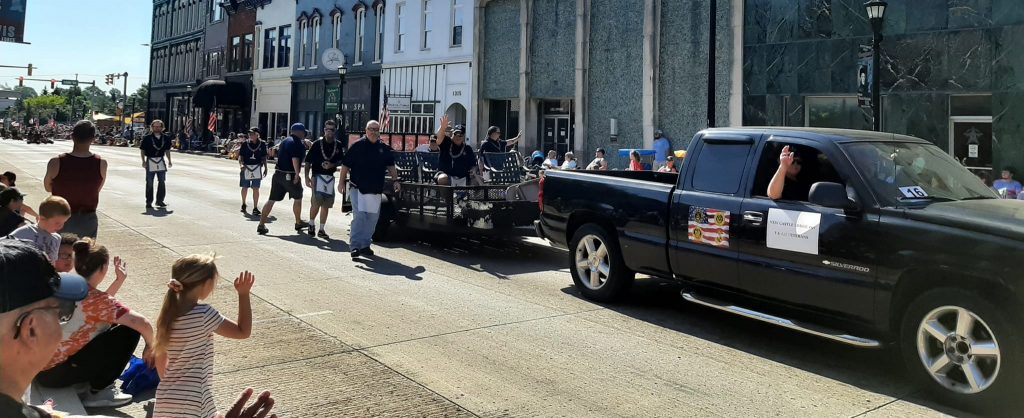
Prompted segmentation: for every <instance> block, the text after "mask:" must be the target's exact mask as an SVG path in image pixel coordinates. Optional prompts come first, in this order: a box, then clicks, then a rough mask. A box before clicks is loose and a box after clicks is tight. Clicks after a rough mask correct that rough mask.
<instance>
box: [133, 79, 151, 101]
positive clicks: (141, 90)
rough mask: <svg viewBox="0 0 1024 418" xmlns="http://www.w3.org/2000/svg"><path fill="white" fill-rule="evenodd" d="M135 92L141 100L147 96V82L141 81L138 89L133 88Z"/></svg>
mask: <svg viewBox="0 0 1024 418" xmlns="http://www.w3.org/2000/svg"><path fill="white" fill-rule="evenodd" d="M135 94H136V95H137V96H139V98H141V99H142V100H146V99H147V98H148V97H149V84H145V83H143V84H142V85H141V86H139V89H138V90H135Z"/></svg>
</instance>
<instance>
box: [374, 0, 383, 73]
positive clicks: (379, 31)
mask: <svg viewBox="0 0 1024 418" xmlns="http://www.w3.org/2000/svg"><path fill="white" fill-rule="evenodd" d="M374 12H375V14H376V17H377V19H376V22H375V23H376V24H375V25H374V31H375V32H376V35H375V36H374V40H373V62H380V59H381V58H382V57H383V56H384V1H383V0H377V2H376V3H374Z"/></svg>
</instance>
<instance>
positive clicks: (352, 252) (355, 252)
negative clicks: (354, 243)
mask: <svg viewBox="0 0 1024 418" xmlns="http://www.w3.org/2000/svg"><path fill="white" fill-rule="evenodd" d="M349 254H351V255H352V259H353V260H355V259H357V258H359V249H353V250H352V251H351V252H349Z"/></svg>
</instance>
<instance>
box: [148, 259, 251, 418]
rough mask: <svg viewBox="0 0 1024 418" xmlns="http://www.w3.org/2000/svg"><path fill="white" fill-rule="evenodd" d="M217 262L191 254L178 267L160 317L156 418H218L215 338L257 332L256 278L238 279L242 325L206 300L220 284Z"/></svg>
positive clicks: (243, 275)
mask: <svg viewBox="0 0 1024 418" xmlns="http://www.w3.org/2000/svg"><path fill="white" fill-rule="evenodd" d="M215 260H216V258H215V257H214V256H211V255H190V256H186V257H183V258H181V259H179V260H178V261H176V262H175V263H174V266H173V267H172V268H171V277H172V278H171V280H170V281H169V282H168V283H167V287H168V289H167V295H166V296H165V297H164V304H163V308H161V309H160V316H159V317H158V318H157V329H156V344H155V347H154V351H155V354H156V365H157V372H158V373H159V374H160V386H159V387H157V390H156V405H155V407H154V410H153V416H154V417H160V418H167V417H170V418H173V417H213V416H215V415H216V413H217V408H216V405H214V400H213V356H214V351H213V334H214V333H217V334H218V335H220V336H222V337H227V338H233V339H239V340H241V339H246V338H249V334H250V333H251V332H252V307H251V306H250V301H249V291H250V290H251V289H252V285H253V283H255V281H256V278H255V277H254V276H253V274H252V273H250V272H248V271H245V272H242V273H240V274H239V275H238V278H236V279H235V290H236V291H237V292H238V321H237V322H233V321H231V320H230V319H227V318H224V316H222V315H221V314H220V312H217V310H216V309H214V308H213V307H212V306H210V305H206V304H201V303H199V302H200V301H202V300H204V299H206V298H208V297H210V294H212V293H213V289H214V288H215V287H216V286H217V279H218V278H219V277H220V276H219V274H218V273H217V265H216V264H214V261H215Z"/></svg>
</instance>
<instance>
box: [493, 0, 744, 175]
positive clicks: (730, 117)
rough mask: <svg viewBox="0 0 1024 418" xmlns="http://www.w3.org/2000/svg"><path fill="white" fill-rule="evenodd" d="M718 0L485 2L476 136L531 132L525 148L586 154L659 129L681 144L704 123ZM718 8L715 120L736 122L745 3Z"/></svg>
mask: <svg viewBox="0 0 1024 418" xmlns="http://www.w3.org/2000/svg"><path fill="white" fill-rule="evenodd" d="M710 3H711V2H710V1H708V0H636V1H627V2H623V1H617V0H477V1H476V3H475V19H476V21H477V22H480V24H479V25H478V26H477V30H476V33H475V35H474V36H475V38H476V39H475V41H476V47H475V48H474V50H475V51H474V57H475V59H474V63H476V64H477V65H476V70H475V72H474V85H475V88H474V99H473V102H474V104H475V106H476V107H477V108H478V110H477V112H476V120H477V124H476V129H475V132H474V133H475V135H476V136H477V137H478V138H480V137H482V136H483V135H484V134H485V130H486V128H487V126H490V125H496V126H499V127H501V128H502V129H503V130H504V132H506V133H508V134H509V135H508V136H514V135H515V132H517V131H522V132H523V134H524V138H525V143H524V145H523V147H521V148H520V151H524V152H527V153H529V152H532V151H534V150H544V151H547V150H557V151H558V153H559V154H560V155H562V154H564V153H565V151H570V150H571V151H575V152H576V155H578V156H581V159H589V155H591V154H593V152H594V150H595V149H597V148H605V149H607V150H608V151H609V153H610V154H611V157H612V158H613V160H614V159H616V156H617V154H618V153H617V150H619V149H631V148H650V146H651V145H652V143H653V134H654V130H655V129H662V130H664V131H665V133H666V135H667V136H668V137H670V138H673V139H674V143H673V145H674V146H675V147H676V148H682V147H685V146H686V144H687V143H688V141H689V139H690V137H692V135H693V134H694V133H695V132H696V131H698V130H700V129H702V128H705V127H706V126H707V125H708V112H707V109H708V105H707V103H708V98H707V97H708V94H707V93H708V85H709V82H708V55H709V53H708V44H709V36H710V26H711V9H710ZM717 3H718V8H717V13H715V24H716V25H717V28H718V30H717V31H716V34H717V36H716V42H715V52H716V66H715V73H716V75H717V80H716V81H715V83H714V86H715V87H714V92H715V94H716V96H717V100H716V102H715V103H716V105H715V124H716V125H729V124H739V123H740V120H741V115H742V100H741V93H742V90H741V86H742V85H741V84H739V83H738V81H740V80H741V69H742V67H741V65H742V60H741V57H742V55H741V54H736V53H734V52H735V51H736V50H737V49H742V43H739V44H737V41H740V40H742V37H739V38H737V36H736V35H735V34H737V33H742V21H743V19H742V16H743V14H742V10H743V4H742V3H743V1H742V0H732V1H730V0H719V1H718V2H717ZM737 58H740V59H737ZM614 164H618V165H622V162H621V161H616V162H615V163H614Z"/></svg>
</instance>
